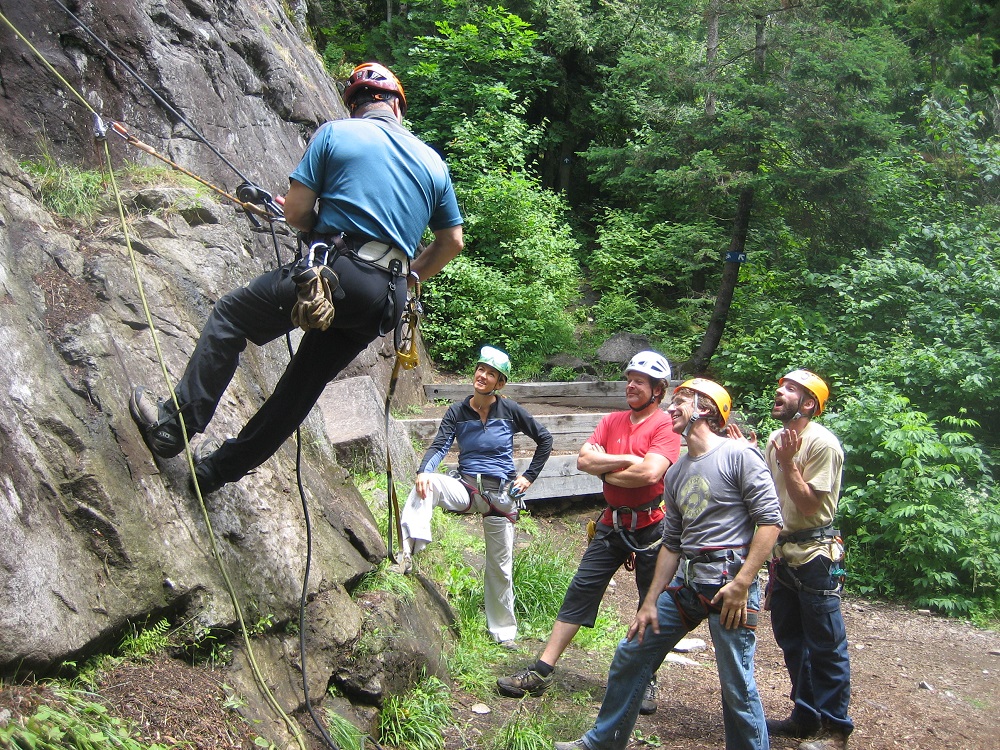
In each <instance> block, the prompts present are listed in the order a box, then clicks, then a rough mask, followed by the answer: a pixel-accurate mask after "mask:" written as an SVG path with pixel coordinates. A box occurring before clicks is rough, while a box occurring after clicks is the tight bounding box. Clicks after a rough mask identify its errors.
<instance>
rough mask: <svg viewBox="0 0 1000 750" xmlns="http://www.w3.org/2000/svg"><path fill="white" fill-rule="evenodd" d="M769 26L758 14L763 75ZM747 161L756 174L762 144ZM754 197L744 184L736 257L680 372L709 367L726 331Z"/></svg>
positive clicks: (732, 250) (757, 54) (757, 57)
mask: <svg viewBox="0 0 1000 750" xmlns="http://www.w3.org/2000/svg"><path fill="white" fill-rule="evenodd" d="M713 6H715V2H714V1H713V2H712V3H710V4H709V10H708V12H707V20H708V22H709V24H710V25H709V32H708V45H709V51H708V54H709V55H710V56H712V57H713V58H714V54H715V49H713V47H712V45H713V43H714V45H715V47H716V48H717V47H718V20H719V16H718V8H717V7H715V8H714V13H713ZM713 20H714V22H715V29H714V40H713V29H712V26H711V23H712V21H713ZM766 30H767V17H766V16H760V17H758V18H757V26H756V40H755V43H756V48H755V49H754V68H755V69H756V72H757V75H758V76H763V75H764V62H765V59H764V57H765V52H766V44H767V42H766V38H765V36H766V35H765V32H766ZM711 105H712V113H713V114H714V106H715V102H714V99H713V100H712V102H711ZM708 106H709V103H708V102H706V105H705V109H706V112H705V114H706V115H708V114H709V112H708ZM747 161H748V163H747V171H748V172H749V173H750V174H756V172H757V171H758V169H759V167H760V147H759V146H756V147H754V148H752V149H750V150H749V152H748V160H747ZM753 198H754V189H753V187H750V186H748V187H744V188H743V189H742V190H741V191H740V197H739V201H738V202H737V204H736V215H735V216H734V217H733V234H732V239H731V240H730V242H729V252H728V253H727V258H733V260H726V262H725V264H724V265H723V268H722V279H721V281H720V282H719V293H718V294H717V295H716V297H715V308H714V309H713V310H712V317H711V319H709V321H708V326H707V327H706V329H705V334H704V336H702V338H701V344H700V345H699V346H698V349H697V350H696V351H695V353H694V354H693V355H691V358H690V359H689V360H688V361H687V362H685V363H684V364H683V365H681V372H683V373H685V374H687V375H700V374H702V373H704V372H705V371H706V370H707V369H708V363H709V362H710V361H711V360H712V357H713V356H714V355H715V352H716V350H717V349H718V348H719V342H721V341H722V334H723V333H725V330H726V322H727V321H728V319H729V308H730V306H731V305H732V303H733V294H734V293H735V292H736V282H737V281H738V280H739V277H740V265H741V263H740V262H738V261H737V260H736V258H744V257H745V254H746V246H747V234H748V232H749V230H750V216H751V213H752V210H753Z"/></svg>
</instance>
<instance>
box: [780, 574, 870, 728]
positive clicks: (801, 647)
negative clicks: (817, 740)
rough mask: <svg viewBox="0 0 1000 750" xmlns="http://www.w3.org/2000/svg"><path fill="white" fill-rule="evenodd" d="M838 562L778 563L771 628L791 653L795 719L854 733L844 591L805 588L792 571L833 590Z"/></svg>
mask: <svg viewBox="0 0 1000 750" xmlns="http://www.w3.org/2000/svg"><path fill="white" fill-rule="evenodd" d="M831 565H832V561H831V560H830V558H828V557H823V556H820V557H816V558H814V559H812V560H810V561H809V562H807V563H806V564H805V565H801V566H799V567H798V568H789V567H787V566H785V565H778V566H777V569H776V573H775V575H774V576H772V580H773V584H772V589H771V629H772V630H773V631H774V640H775V642H776V643H777V644H778V646H780V647H781V651H782V653H783V654H784V656H785V666H786V667H787V668H788V676H789V679H790V680H791V682H792V693H791V698H792V700H793V701H795V706H794V707H793V708H792V719H793V720H795V721H797V722H798V723H800V724H804V725H806V726H812V725H816V724H820V723H822V724H824V725H826V726H832V727H836V728H839V729H840V730H842V731H844V732H846V733H848V734H850V733H851V732H852V731H853V730H854V722H852V721H851V719H850V717H849V716H848V715H847V708H848V706H849V704H850V702H851V664H850V657H849V655H848V652H847V631H846V629H845V628H844V617H843V615H842V614H841V612H840V596H836V595H829V594H827V595H824V594H813V593H809V592H807V591H799V590H797V587H795V585H794V581H793V579H792V577H791V574H792V573H794V574H795V577H796V578H798V580H799V582H800V583H801V584H802V585H803V586H806V587H808V588H811V589H816V590H818V591H823V590H833V589H836V588H837V587H838V585H839V582H838V580H837V579H835V578H833V577H831V576H830V566H831Z"/></svg>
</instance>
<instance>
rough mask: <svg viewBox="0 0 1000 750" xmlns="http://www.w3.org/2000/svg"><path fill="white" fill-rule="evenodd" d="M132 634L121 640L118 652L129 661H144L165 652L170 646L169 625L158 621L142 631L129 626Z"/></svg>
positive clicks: (163, 621) (133, 625)
mask: <svg viewBox="0 0 1000 750" xmlns="http://www.w3.org/2000/svg"><path fill="white" fill-rule="evenodd" d="M131 628H132V632H131V633H130V634H129V635H127V636H125V638H123V639H122V642H121V645H120V646H119V651H120V652H121V654H122V656H124V657H126V658H129V659H145V658H147V657H149V656H151V655H153V654H157V653H160V652H162V651H165V650H166V649H167V648H168V647H169V646H170V623H169V622H168V621H167V620H166V619H163V620H160V621H159V622H157V623H156V624H154V625H152V626H150V627H145V628H143V629H142V630H140V629H139V628H137V627H136V626H135V624H131Z"/></svg>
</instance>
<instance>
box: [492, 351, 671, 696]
mask: <svg viewBox="0 0 1000 750" xmlns="http://www.w3.org/2000/svg"><path fill="white" fill-rule="evenodd" d="M625 378H626V385H625V400H626V402H627V403H628V407H629V408H628V410H626V411H619V412H614V413H612V414H608V415H607V416H605V417H604V418H602V419H601V421H600V422H599V423H598V425H597V428H596V429H595V430H594V433H593V434H592V435H591V436H590V438H589V439H588V440H587V442H586V443H584V445H583V447H582V448H581V449H580V454H579V456H578V458H577V467H578V468H579V469H580V470H581V471H585V472H587V473H588V474H594V475H595V476H599V477H600V478H601V480H602V481H603V482H604V498H605V500H606V501H607V503H608V506H607V507H606V508H605V509H604V511H603V512H602V513H601V517H600V519H599V521H598V523H597V531H596V534H595V536H594V538H593V540H592V541H591V542H590V545H589V546H588V547H587V550H586V552H584V554H583V558H582V559H581V560H580V566H579V568H578V569H577V571H576V575H575V576H573V580H572V582H571V583H570V585H569V588H568V589H567V591H566V595H565V597H564V598H563V603H562V607H561V608H560V610H559V614H558V615H557V616H556V621H555V624H554V625H553V627H552V633H551V634H550V635H549V639H548V642H547V643H546V644H545V649H544V650H543V651H542V654H541V656H540V657H539V658H538V660H537V661H536V662H535V663H534V664H533V665H531V666H529V667H526V668H524V669H522V670H520V671H518V672H517V673H515V674H513V675H511V676H509V677H501V678H500V679H498V680H497V688H498V690H499V691H500V693H501V694H503V695H506V696H508V697H511V698H520V697H522V696H524V695H525V694H528V695H540V694H541V693H543V692H545V690H547V689H548V688H549V686H550V685H551V684H552V682H553V670H554V668H555V665H556V662H557V661H558V660H559V657H560V656H562V653H563V651H565V650H566V647H567V646H569V644H570V641H572V640H573V637H574V636H575V635H576V633H577V631H579V629H580V627H581V626H586V627H589V628H592V627H594V623H595V621H596V619H597V612H598V609H599V607H600V604H601V599H602V598H603V597H604V592H605V591H606V590H607V587H608V583H609V582H610V581H611V577H612V576H613V575H614V574H615V573H616V572H617V571H618V569H619V568H621V566H622V565H624V564H625V563H626V562H628V561H630V560H631V559H633V555H634V560H635V582H636V586H637V587H638V590H639V601H640V602H641V601H642V600H643V599H644V598H645V596H646V591H647V589H648V588H649V584H650V582H651V581H652V578H653V570H654V568H655V565H656V555H657V548H658V546H659V542H660V536H661V524H662V521H663V509H662V507H661V503H662V494H663V475H664V474H665V473H666V471H667V469H668V468H670V466H671V464H673V463H674V462H676V461H677V457H678V455H679V453H680V435H678V434H677V433H675V432H673V431H672V430H671V428H670V419H669V418H668V417H667V415H666V414H665V413H664V412H663V411H662V410H661V409H660V402H661V401H662V400H663V397H664V395H665V394H666V392H667V386H668V381H669V379H670V365H669V364H667V360H666V359H665V358H664V357H663V355H661V354H658V353H656V352H652V351H643V352H639V353H638V354H636V355H635V356H634V357H633V358H632V359H631V361H630V362H629V363H628V365H627V366H626V367H625ZM643 697H644V701H643V702H644V703H645V706H644V707H643V712H644V713H652V712H653V711H655V710H656V678H655V675H653V676H652V678H651V679H650V680H649V681H648V684H647V685H646V687H645V694H644V696H643Z"/></svg>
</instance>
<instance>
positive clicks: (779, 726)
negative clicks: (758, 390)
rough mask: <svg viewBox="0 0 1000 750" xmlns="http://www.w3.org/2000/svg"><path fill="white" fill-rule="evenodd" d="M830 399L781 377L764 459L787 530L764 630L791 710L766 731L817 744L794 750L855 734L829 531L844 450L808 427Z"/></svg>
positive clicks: (815, 380)
mask: <svg viewBox="0 0 1000 750" xmlns="http://www.w3.org/2000/svg"><path fill="white" fill-rule="evenodd" d="M829 395H830V389H829V388H828V387H827V385H826V383H825V382H823V380H822V379H821V378H820V377H819V376H817V375H816V374H814V373H812V372H809V371H808V370H795V371H793V372H790V373H788V374H787V375H785V376H784V377H783V378H781V380H779V381H778V388H777V391H776V392H775V396H774V407H773V408H772V410H771V416H772V417H774V418H775V419H777V420H778V421H779V422H781V424H782V425H783V426H782V428H781V429H779V430H775V431H774V432H772V433H771V435H770V437H768V439H767V446H766V448H765V451H764V453H765V457H766V459H767V464H768V467H769V468H770V469H771V474H772V475H773V477H774V485H775V489H776V490H777V492H778V499H779V500H780V501H781V517H782V521H783V524H784V525H783V527H782V530H781V535H780V536H779V537H778V542H777V544H776V545H775V547H774V560H773V561H772V566H771V583H770V589H771V590H770V597H769V598H770V605H771V607H770V608H771V628H772V630H773V631H774V639H775V641H777V643H778V645H779V646H780V647H781V650H782V652H783V653H784V657H785V666H786V667H787V668H788V676H789V678H790V679H791V683H792V691H791V698H792V700H793V701H794V703H795V705H794V706H793V708H792V712H791V715H790V716H789V717H788V718H786V719H782V720H780V721H775V720H768V722H767V727H768V733H769V734H771V735H772V736H786V737H799V738H803V739H806V740H809V739H811V738H814V739H812V741H806V742H803V743H802V744H801V745H799V748H800V750H845V748H846V747H847V738H848V736H849V735H850V734H851V732H852V731H853V730H854V723H853V722H852V721H851V719H850V717H849V716H848V715H847V709H848V706H849V704H850V698H851V670H850V660H849V657H848V650H847V633H846V630H845V628H844V618H843V616H842V614H841V611H840V594H841V590H842V588H843V575H844V573H843V559H844V547H843V542H842V541H841V539H840V537H839V532H837V531H836V530H835V529H834V527H833V521H834V517H835V516H836V514H837V503H838V501H839V499H840V478H841V471H842V469H843V465H844V451H843V448H841V446H840V442H839V441H838V440H837V437H836V436H835V435H834V434H833V433H832V432H830V431H829V430H828V429H827V428H826V427H824V426H823V425H820V424H817V423H815V422H813V421H812V420H813V417H817V416H819V415H820V414H822V413H823V407H824V405H825V404H826V400H827V398H828V397H829Z"/></svg>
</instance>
